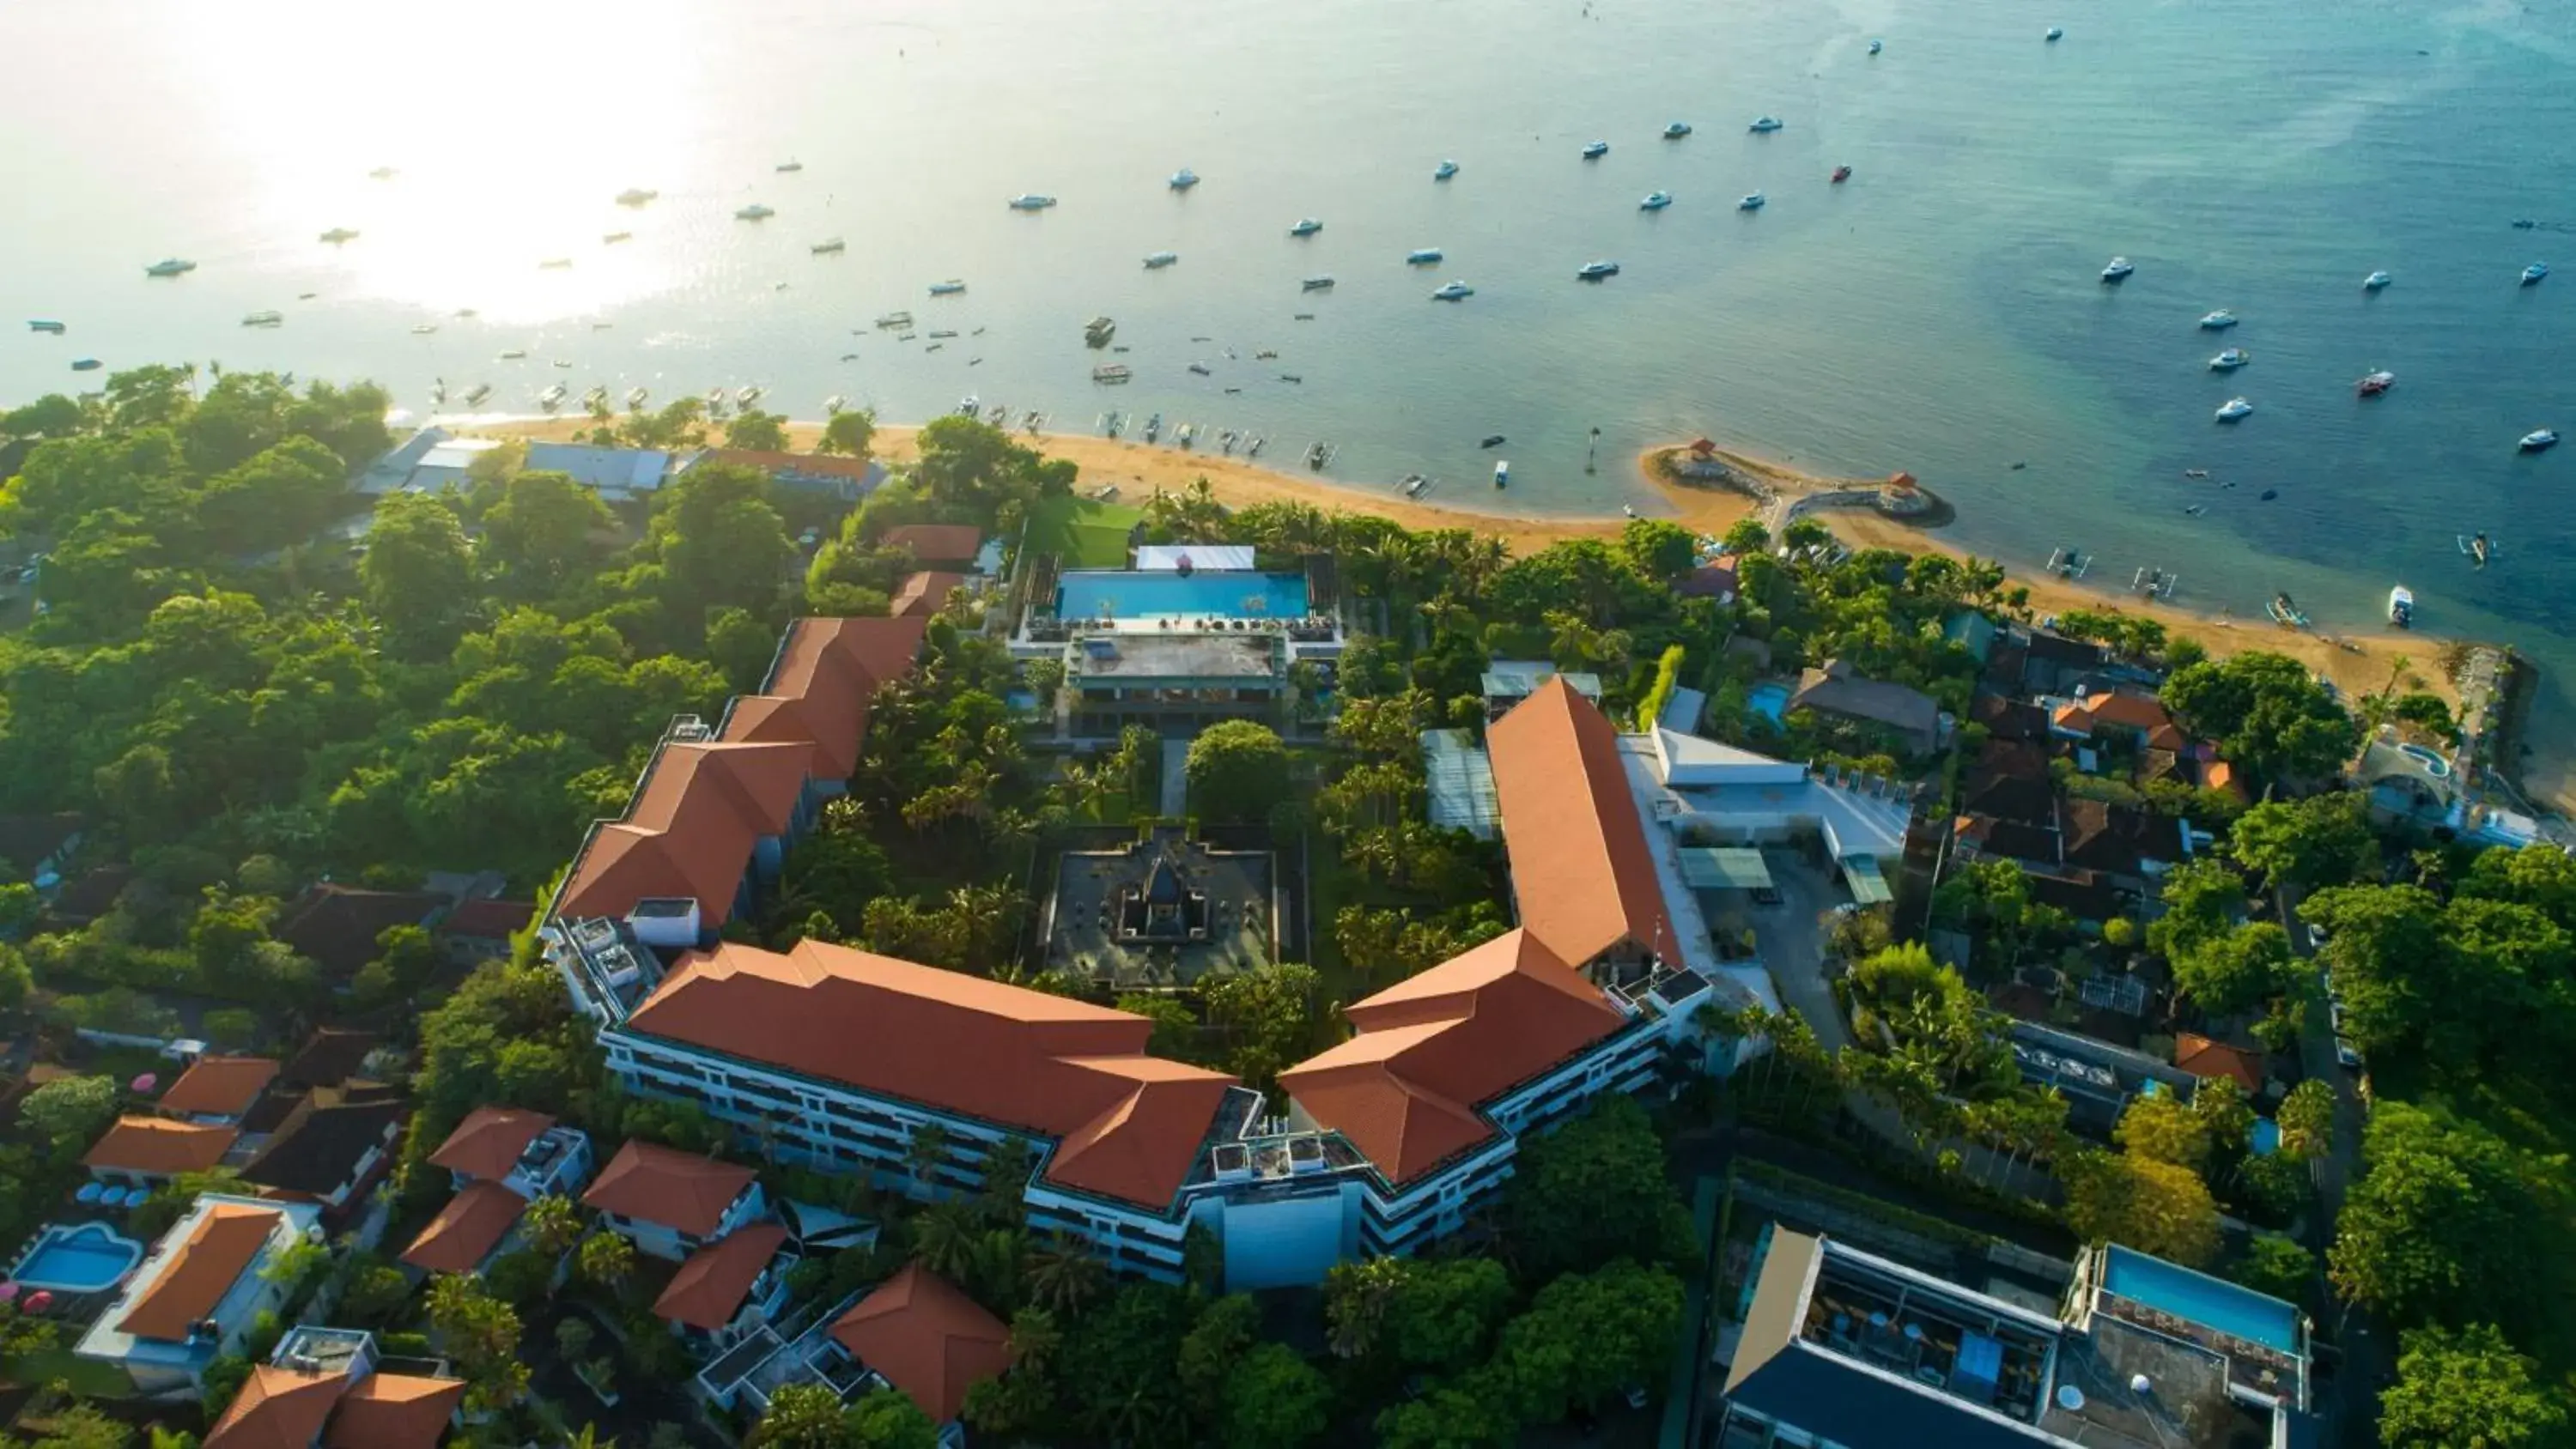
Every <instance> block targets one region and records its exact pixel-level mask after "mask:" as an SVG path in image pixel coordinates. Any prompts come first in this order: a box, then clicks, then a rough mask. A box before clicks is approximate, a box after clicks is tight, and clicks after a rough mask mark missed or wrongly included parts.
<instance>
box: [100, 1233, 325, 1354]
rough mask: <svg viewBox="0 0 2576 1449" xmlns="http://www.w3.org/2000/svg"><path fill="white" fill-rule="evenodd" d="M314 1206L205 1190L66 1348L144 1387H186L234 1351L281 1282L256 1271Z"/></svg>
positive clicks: (277, 1296) (298, 1237) (280, 1292)
mask: <svg viewBox="0 0 2576 1449" xmlns="http://www.w3.org/2000/svg"><path fill="white" fill-rule="evenodd" d="M321 1215H322V1213H321V1209H320V1208H317V1207H314V1206H312V1205H311V1204H309V1203H283V1202H263V1201H261V1200H260V1199H257V1198H247V1197H234V1196H231V1195H229V1194H225V1193H213V1192H210V1193H203V1194H200V1195H199V1196H198V1198H197V1200H196V1202H195V1203H194V1204H193V1205H191V1206H190V1207H189V1209H188V1212H187V1215H186V1216H184V1217H182V1218H180V1219H179V1221H178V1222H177V1223H175V1224H173V1225H172V1226H171V1228H170V1231H168V1232H167V1233H164V1234H162V1235H161V1241H159V1242H158V1243H155V1244H153V1246H152V1251H151V1253H150V1254H149V1255H148V1256H146V1257H145V1258H144V1259H143V1262H142V1264H141V1265H140V1266H138V1267H136V1268H135V1269H134V1270H133V1272H132V1274H131V1275H130V1276H128V1277H127V1278H125V1280H124V1283H123V1287H122V1288H121V1289H120V1290H119V1291H118V1292H117V1294H116V1297H115V1298H114V1300H113V1301H111V1302H110V1303H109V1304H108V1306H107V1309H106V1311H104V1312H102V1313H101V1314H99V1316H98V1319H97V1321H96V1322H94V1323H92V1324H91V1325H90V1328H89V1331H88V1332H87V1333H85V1334H83V1335H81V1339H80V1343H79V1345H78V1346H77V1347H76V1348H75V1349H74V1352H76V1353H78V1354H79V1355H80V1356H81V1357H82V1358H86V1359H95V1360H98V1361H100V1362H102V1363H109V1364H114V1365H116V1366H117V1367H119V1368H122V1369H124V1370H125V1372H126V1374H127V1375H128V1376H129V1377H131V1378H132V1379H133V1380H134V1386H135V1388H136V1389H137V1390H138V1391H139V1392H142V1393H146V1394H153V1393H161V1392H164V1391H167V1390H172V1389H181V1388H194V1387H196V1385H197V1382H198V1378H199V1376H200V1375H202V1374H203V1373H204V1372H205V1369H206V1365H207V1364H209V1363H212V1362H213V1361H214V1360H215V1359H216V1358H218V1357H220V1356H221V1355H224V1354H228V1353H232V1352H235V1351H237V1350H238V1349H239V1348H240V1346H241V1343H242V1340H243V1339H244V1338H246V1337H248V1336H249V1334H250V1332H251V1329H252V1327H253V1326H254V1325H255V1323H256V1322H257V1320H258V1318H259V1316H260V1315H261V1314H263V1313H271V1312H275V1311H276V1310H277V1309H278V1307H279V1306H280V1305H282V1304H283V1303H284V1302H285V1301H286V1295H287V1292H288V1289H289V1285H288V1284H286V1283H283V1282H271V1281H269V1279H268V1278H267V1277H266V1276H265V1275H264V1270H265V1269H266V1268H267V1267H268V1266H269V1265H270V1264H271V1263H273V1262H275V1261H276V1260H277V1258H278V1256H279V1255H280V1254H283V1253H284V1252H286V1251H287V1250H288V1249H289V1248H292V1247H294V1246H295V1245H296V1244H298V1243H300V1242H304V1241H306V1240H307V1238H308V1235H311V1236H312V1237H314V1238H317V1239H318V1236H319V1232H320V1229H319V1226H318V1223H319V1219H320V1218H321Z"/></svg>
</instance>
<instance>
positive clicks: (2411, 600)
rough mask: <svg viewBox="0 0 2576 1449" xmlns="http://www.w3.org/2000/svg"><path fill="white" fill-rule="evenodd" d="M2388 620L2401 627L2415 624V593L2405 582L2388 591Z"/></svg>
mask: <svg viewBox="0 0 2576 1449" xmlns="http://www.w3.org/2000/svg"><path fill="white" fill-rule="evenodd" d="M2388 622H2389V623H2391V624H2394V625H2396V626H2397V627H2398V628H2400V629H2411V628H2413V627H2414V626H2415V595H2414V593H2413V592H2412V591H2410V590H2409V589H2408V588H2407V587H2406V586H2405V585H2404V584H2399V585H2398V586H2397V587H2395V588H2393V589H2390V590H2389V591H2388Z"/></svg>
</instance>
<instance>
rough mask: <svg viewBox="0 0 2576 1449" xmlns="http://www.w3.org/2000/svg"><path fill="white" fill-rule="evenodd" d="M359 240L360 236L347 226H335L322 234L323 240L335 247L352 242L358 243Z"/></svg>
mask: <svg viewBox="0 0 2576 1449" xmlns="http://www.w3.org/2000/svg"><path fill="white" fill-rule="evenodd" d="M357 239H358V234H357V233H356V232H355V231H352V230H351V229H349V228H348V227H345V226H335V227H333V228H331V229H330V230H329V231H326V232H324V233H322V240H324V241H326V242H329V243H330V244H331V245H333V246H335V247H336V246H338V245H339V244H340V243H342V242H351V241H356V240H357Z"/></svg>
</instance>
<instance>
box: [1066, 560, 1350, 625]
mask: <svg viewBox="0 0 2576 1449" xmlns="http://www.w3.org/2000/svg"><path fill="white" fill-rule="evenodd" d="M1055 612H1056V617H1057V618H1060V619H1096V618H1100V617H1103V616H1106V617H1109V618H1112V619H1153V618H1219V619H1297V618H1303V617H1304V616H1305V613H1306V578H1305V576H1304V575H1303V574H1264V573H1245V572H1236V571H1218V570H1211V569H1201V570H1199V571H1197V572H1195V573H1186V574H1185V573H1179V572H1167V571H1163V570H1135V569H1101V570H1090V569H1078V570H1075V571H1073V572H1071V573H1068V574H1066V575H1064V577H1063V579H1062V581H1061V582H1060V583H1058V585H1057V586H1056V596H1055Z"/></svg>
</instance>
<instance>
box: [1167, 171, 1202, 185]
mask: <svg viewBox="0 0 2576 1449" xmlns="http://www.w3.org/2000/svg"><path fill="white" fill-rule="evenodd" d="M1198 184H1199V174H1198V173H1197V172H1195V171H1192V170H1191V169H1190V168H1188V167H1187V166H1184V167H1182V168H1181V169H1180V170H1178V171H1175V172H1173V173H1172V179H1171V182H1170V185H1171V188H1172V189H1173V190H1174V191H1187V190H1189V189H1190V188H1191V187H1193V186H1196V185H1198Z"/></svg>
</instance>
